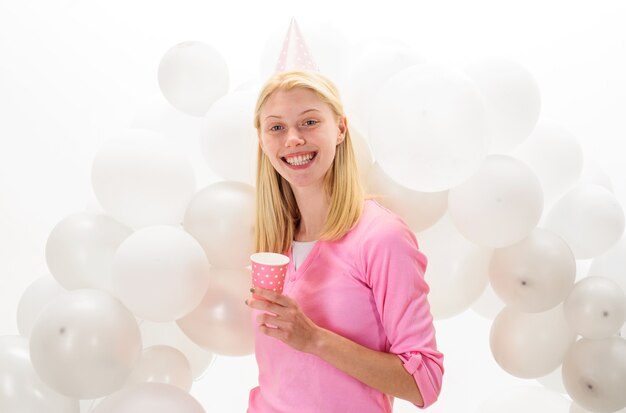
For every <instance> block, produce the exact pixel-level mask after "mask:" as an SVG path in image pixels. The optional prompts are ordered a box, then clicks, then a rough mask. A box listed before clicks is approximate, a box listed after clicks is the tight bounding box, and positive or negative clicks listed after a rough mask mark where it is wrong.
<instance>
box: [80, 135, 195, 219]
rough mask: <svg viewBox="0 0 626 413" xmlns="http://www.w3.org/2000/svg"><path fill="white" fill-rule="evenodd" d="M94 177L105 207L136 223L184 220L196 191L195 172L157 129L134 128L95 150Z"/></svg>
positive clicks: (95, 188)
mask: <svg viewBox="0 0 626 413" xmlns="http://www.w3.org/2000/svg"><path fill="white" fill-rule="evenodd" d="M91 181H92V184H93V190H94V194H95V195H96V198H97V199H98V201H99V202H100V205H102V208H104V210H105V211H106V212H107V213H108V214H109V215H111V216H112V217H113V218H115V219H116V220H118V221H120V222H121V223H123V224H125V225H128V226H130V227H132V228H138V227H144V226H148V225H157V224H167V225H177V224H180V222H181V221H182V218H183V214H184V213H185V208H186V207H187V204H188V203H189V201H190V200H191V198H192V197H193V194H194V192H195V189H196V188H195V187H196V185H195V173H194V171H193V167H192V166H191V164H190V162H189V161H188V160H187V159H186V157H185V156H184V155H183V154H182V153H181V151H180V150H178V149H177V148H176V147H175V146H173V145H171V144H169V143H167V142H166V141H165V140H164V139H163V138H162V137H161V136H160V135H158V134H156V133H155V132H151V131H146V130H140V129H129V130H127V131H125V132H124V133H123V134H122V137H120V138H115V139H110V140H108V141H106V142H104V144H103V145H102V147H101V148H100V149H99V151H98V153H97V154H96V156H95V159H94V162H93V166H92V171H91Z"/></svg>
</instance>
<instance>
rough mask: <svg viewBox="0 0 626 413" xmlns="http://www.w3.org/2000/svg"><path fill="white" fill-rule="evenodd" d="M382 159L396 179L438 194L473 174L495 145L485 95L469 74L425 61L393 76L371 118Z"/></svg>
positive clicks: (372, 135)
mask: <svg viewBox="0 0 626 413" xmlns="http://www.w3.org/2000/svg"><path fill="white" fill-rule="evenodd" d="M369 135H370V141H371V143H372V151H373V153H374V157H375V158H376V161H377V162H379V164H380V166H381V167H382V169H383V170H384V171H385V173H387V174H388V175H389V176H390V177H391V178H392V179H393V180H394V181H396V182H398V183H399V184H401V185H403V186H406V187H407V188H411V189H414V190H416V191H424V192H438V191H443V190H446V189H449V188H451V187H453V186H456V185H458V184H460V183H461V182H463V181H464V180H466V179H467V178H468V177H469V176H470V175H471V174H473V173H474V172H475V171H476V170H477V169H478V167H479V166H480V163H481V162H482V160H483V159H484V158H485V156H486V154H487V151H488V147H489V139H490V137H489V128H488V117H487V111H486V109H485V102H484V98H483V97H482V95H481V93H480V91H479V90H478V88H477V87H476V85H475V84H474V83H473V82H472V81H471V79H469V78H468V77H467V75H465V74H463V73H461V72H457V71H453V70H451V69H446V68H444V67H442V66H440V65H435V64H430V63H423V64H417V65H414V66H411V67H409V68H407V69H404V70H402V71H400V72H398V73H396V74H395V75H394V76H392V77H391V78H390V79H389V80H388V81H387V82H386V83H385V84H384V85H383V86H382V87H381V90H380V93H379V94H378V99H377V102H376V105H375V106H374V108H373V112H372V118H371V121H370V130H369Z"/></svg>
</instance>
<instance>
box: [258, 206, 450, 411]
mask: <svg viewBox="0 0 626 413" xmlns="http://www.w3.org/2000/svg"><path fill="white" fill-rule="evenodd" d="M286 254H287V255H288V256H289V257H290V258H292V251H291V249H290V250H289V251H288V252H287V253H286ZM425 269H426V257H425V256H424V255H423V254H422V253H421V252H420V251H419V250H418V245H417V241H416V239H415V235H414V234H413V232H412V231H411V230H410V229H409V228H408V226H407V225H406V224H405V223H404V221H403V220H402V219H401V218H400V217H398V216H397V215H395V214H394V213H393V212H391V211H389V210H387V209H386V208H384V207H382V206H381V205H380V204H378V203H377V202H376V201H374V200H366V201H365V207H364V210H363V214H362V215H361V218H360V219H359V221H358V223H357V225H356V226H355V227H354V228H353V229H352V230H350V231H349V232H348V233H347V234H346V235H345V236H344V237H343V238H341V239H340V240H337V241H318V242H317V243H316V244H315V246H314V247H313V249H312V250H311V252H309V254H308V255H307V257H306V259H305V260H304V262H302V264H300V266H299V267H298V269H297V270H294V266H293V260H291V262H290V264H289V268H288V271H287V278H286V281H285V286H284V290H283V294H285V295H288V296H289V297H291V298H293V299H294V300H296V302H297V303H298V305H299V307H300V309H301V310H302V311H303V312H304V314H306V315H307V316H308V317H309V318H310V319H311V320H312V321H313V322H314V323H315V324H317V325H318V326H320V327H323V328H325V329H328V330H331V331H333V332H335V333H337V334H340V335H342V336H344V337H346V338H348V339H350V340H352V341H355V342H357V343H359V344H361V345H363V346H365V347H368V348H370V349H373V350H377V351H382V352H386V353H392V354H396V355H397V356H398V357H399V358H400V360H401V361H402V363H403V365H404V368H405V369H406V370H407V371H408V373H410V374H411V375H412V376H413V377H414V378H415V382H416V384H417V386H418V388H419V389H420V392H421V393H422V397H423V399H424V406H418V407H427V406H429V405H431V404H432V403H433V402H434V401H435V400H436V399H437V397H438V395H439V391H440V389H441V380H442V375H443V355H442V354H441V353H440V352H438V351H437V345H436V341H435V329H434V327H433V323H432V315H431V313H430V306H429V304H428V301H427V294H428V291H429V288H428V285H427V284H426V283H425V281H424V271H425ZM258 313H259V311H258V310H255V311H253V314H252V320H253V321H252V322H253V325H254V328H255V353H256V360H257V363H258V367H259V386H258V387H255V388H253V389H252V390H251V391H250V398H249V406H248V413H295V412H297V413H335V412H336V413H350V412H358V413H383V412H391V411H392V407H393V397H391V396H388V395H386V394H384V393H381V392H380V391H378V390H375V389H373V388H371V387H369V386H367V385H365V384H363V383H362V382H360V381H359V380H357V379H355V378H353V377H352V376H350V375H348V374H346V373H344V372H342V371H341V370H339V369H337V368H335V367H334V366H332V365H331V364H329V363H327V362H326V361H324V360H322V359H320V358H319V357H317V356H314V355H312V354H308V353H303V352H300V351H298V350H295V349H293V348H291V347H289V346H288V345H286V344H284V343H283V342H282V341H280V340H278V339H275V338H273V337H269V336H266V335H264V334H262V333H260V332H259V329H258V324H257V323H256V322H255V320H256V315H257V314H258Z"/></svg>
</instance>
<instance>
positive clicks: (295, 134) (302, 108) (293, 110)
mask: <svg viewBox="0 0 626 413" xmlns="http://www.w3.org/2000/svg"><path fill="white" fill-rule="evenodd" d="M345 130H346V119H345V117H344V116H341V117H340V116H338V115H337V114H335V113H334V112H333V110H332V109H331V107H330V106H329V105H328V104H327V103H326V102H324V101H323V100H321V99H320V98H319V96H318V95H317V94H316V93H315V92H313V91H312V90H309V89H304V88H295V89H291V90H277V91H276V92H274V93H272V94H271V95H270V96H269V98H268V99H267V100H266V101H265V104H264V105H263V107H262V108H261V111H260V129H259V143H260V145H261V148H262V149H263V152H264V153H265V155H266V156H267V157H268V158H269V160H270V162H271V164H272V165H273V166H274V169H276V171H278V173H279V174H280V175H281V176H282V177H283V178H285V179H286V180H287V181H288V182H289V183H290V184H291V186H292V188H294V190H295V189H296V188H297V187H310V186H312V185H315V186H316V187H318V186H319V188H320V189H321V188H323V185H324V176H325V175H326V172H327V171H328V170H329V168H330V167H331V165H332V163H333V160H334V158H335V149H336V146H337V145H338V144H339V143H341V142H342V140H343V139H344V136H345V134H344V132H345Z"/></svg>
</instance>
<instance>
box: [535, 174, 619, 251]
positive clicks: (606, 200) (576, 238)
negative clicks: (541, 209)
mask: <svg viewBox="0 0 626 413" xmlns="http://www.w3.org/2000/svg"><path fill="white" fill-rule="evenodd" d="M545 227H546V228H547V229H550V230H552V231H554V232H556V233H557V234H558V235H560V236H561V237H562V238H563V239H564V240H565V242H567V244H568V245H569V246H570V248H571V249H572V252H574V256H575V257H576V259H588V258H593V257H596V256H598V255H600V254H602V253H604V252H606V251H607V250H609V249H610V248H611V247H612V246H613V245H615V244H616V243H617V241H618V240H619V239H620V237H621V236H622V234H623V233H624V210H623V209H622V206H621V205H620V204H619V202H618V200H617V199H616V198H615V196H614V195H613V194H612V193H611V192H609V191H608V190H607V189H606V188H604V187H601V186H598V185H591V184H587V185H577V186H576V187H574V188H573V189H572V190H570V191H569V192H568V193H566V194H565V195H564V196H563V197H562V198H561V199H560V200H559V201H557V203H556V204H555V205H554V206H553V207H552V208H551V209H550V211H549V213H548V216H547V218H546V222H545Z"/></svg>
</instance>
